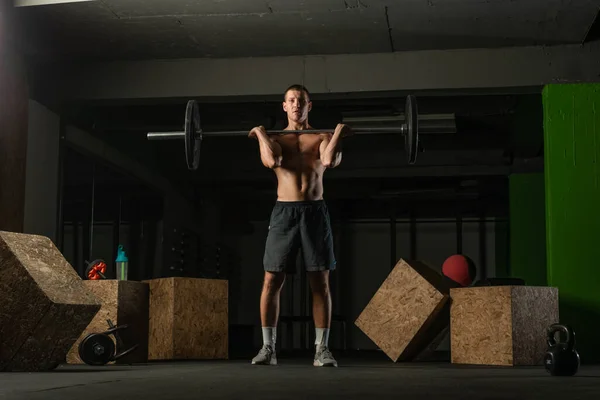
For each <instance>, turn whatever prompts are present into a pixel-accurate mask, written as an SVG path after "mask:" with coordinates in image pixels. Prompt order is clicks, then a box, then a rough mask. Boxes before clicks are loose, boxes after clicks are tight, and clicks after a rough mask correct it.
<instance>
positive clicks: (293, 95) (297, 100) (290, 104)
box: [283, 90, 312, 123]
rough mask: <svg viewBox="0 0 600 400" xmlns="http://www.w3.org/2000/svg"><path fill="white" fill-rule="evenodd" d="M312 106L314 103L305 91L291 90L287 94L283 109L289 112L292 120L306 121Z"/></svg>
mask: <svg viewBox="0 0 600 400" xmlns="http://www.w3.org/2000/svg"><path fill="white" fill-rule="evenodd" d="M311 107H312V103H311V102H310V99H309V98H308V95H307V94H306V93H305V92H303V91H299V90H290V91H288V92H287V93H286V94H285V101H284V102H283V111H285V112H286V113H287V116H288V119H289V120H290V121H293V122H298V123H302V122H304V121H306V120H307V119H308V112H309V111H310V109H311Z"/></svg>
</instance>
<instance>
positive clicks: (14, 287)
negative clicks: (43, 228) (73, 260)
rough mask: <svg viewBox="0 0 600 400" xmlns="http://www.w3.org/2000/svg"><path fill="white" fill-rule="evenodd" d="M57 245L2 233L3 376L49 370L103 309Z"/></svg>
mask: <svg viewBox="0 0 600 400" xmlns="http://www.w3.org/2000/svg"><path fill="white" fill-rule="evenodd" d="M82 282H83V281H82V280H81V278H80V277H79V276H78V275H77V273H76V272H75V270H74V269H73V267H71V265H70V264H69V263H68V262H67V260H65V258H64V257H63V255H62V254H61V253H60V251H59V250H58V249H57V248H56V246H55V245H54V243H52V241H51V240H50V239H49V238H47V237H44V236H38V235H27V234H22V233H13V232H2V231H0V294H1V295H2V299H1V301H0V371H29V372H34V371H48V370H51V369H54V368H56V367H57V366H58V365H59V364H60V363H63V362H64V361H65V358H66V355H67V353H68V352H69V349H70V348H71V346H72V345H73V343H74V342H75V340H77V337H79V335H80V334H81V332H83V330H84V329H85V327H86V326H87V325H88V324H89V323H90V321H91V320H92V319H93V318H94V316H95V315H96V313H97V312H98V310H99V309H100V302H99V300H98V299H97V298H96V297H95V296H94V295H93V294H92V293H90V292H89V291H88V290H87V289H86V288H85V286H84V285H83V283H82Z"/></svg>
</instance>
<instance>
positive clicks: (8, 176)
mask: <svg viewBox="0 0 600 400" xmlns="http://www.w3.org/2000/svg"><path fill="white" fill-rule="evenodd" d="M11 14H12V2H8V1H0V229H1V230H7V231H14V232H22V231H23V219H24V213H25V207H24V204H25V201H24V199H25V169H26V157H27V105H28V104H27V102H28V84H27V77H26V68H25V66H24V63H23V60H22V59H21V57H20V56H19V54H18V53H17V52H15V51H14V48H13V43H12V39H13V36H14V33H15V29H16V27H15V26H14V25H13V21H14V19H13V18H12V15H11Z"/></svg>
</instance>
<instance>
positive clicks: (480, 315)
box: [450, 286, 559, 366]
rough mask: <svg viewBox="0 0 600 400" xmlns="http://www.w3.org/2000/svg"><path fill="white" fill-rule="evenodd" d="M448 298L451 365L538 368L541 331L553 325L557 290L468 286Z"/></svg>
mask: <svg viewBox="0 0 600 400" xmlns="http://www.w3.org/2000/svg"><path fill="white" fill-rule="evenodd" d="M450 296H451V298H452V307H451V309H450V345H451V360H452V363H454V364H480V365H504V366H516V365H542V362H543V358H544V352H545V350H546V348H547V343H546V329H547V328H548V327H549V326H550V325H551V324H553V323H557V322H559V318H558V317H559V315H558V289H557V288H552V287H535V286H489V287H472V288H460V289H451V290H450Z"/></svg>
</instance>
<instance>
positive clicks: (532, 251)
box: [508, 173, 547, 286]
mask: <svg viewBox="0 0 600 400" xmlns="http://www.w3.org/2000/svg"><path fill="white" fill-rule="evenodd" d="M509 195H510V264H509V271H508V272H509V274H510V276H513V277H516V278H522V279H524V280H525V283H526V284H527V285H530V286H545V285H546V284H547V279H546V214H545V207H544V174H542V173H539V174H538V173H532V174H512V175H511V176H510V177H509Z"/></svg>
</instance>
